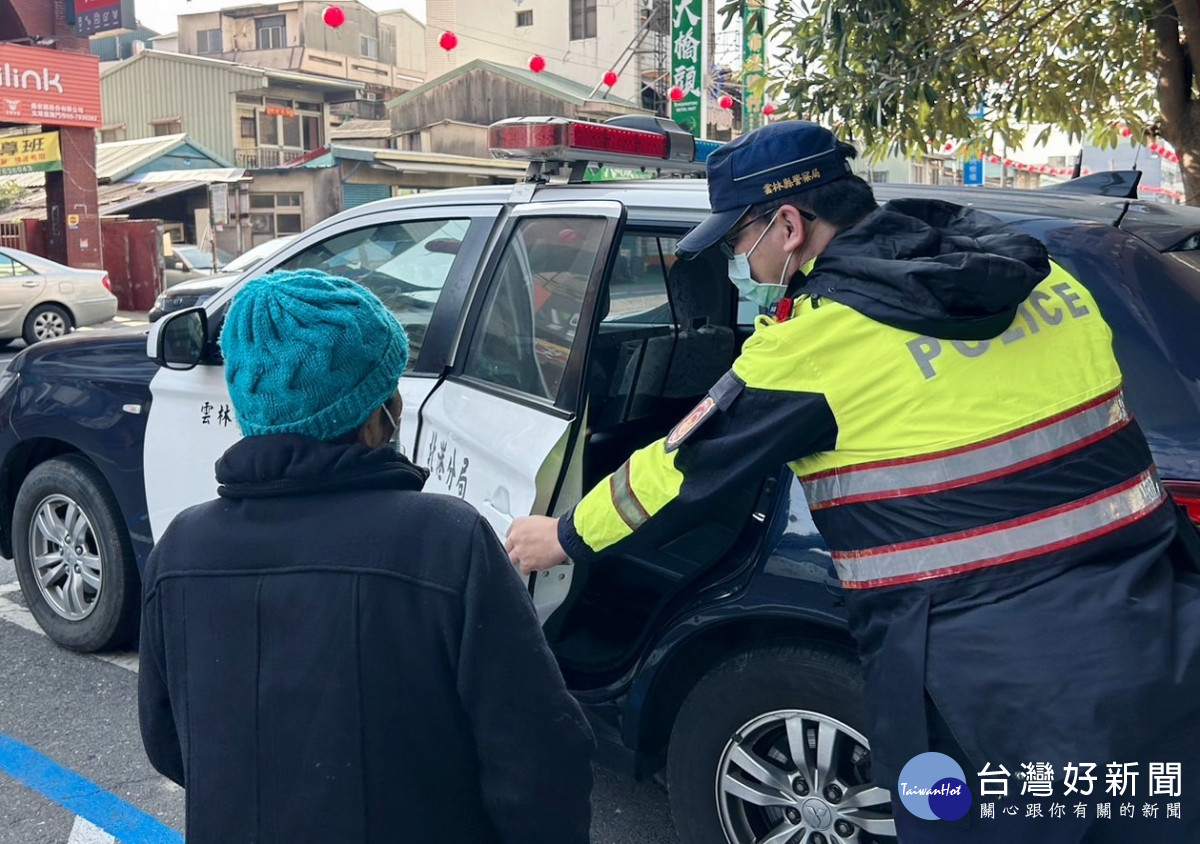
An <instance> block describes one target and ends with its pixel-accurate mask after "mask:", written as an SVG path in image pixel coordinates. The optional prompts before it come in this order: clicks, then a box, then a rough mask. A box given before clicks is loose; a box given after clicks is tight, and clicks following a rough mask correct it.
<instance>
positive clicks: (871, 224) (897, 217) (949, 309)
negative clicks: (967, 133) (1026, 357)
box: [798, 199, 1050, 340]
mask: <svg viewBox="0 0 1200 844" xmlns="http://www.w3.org/2000/svg"><path fill="white" fill-rule="evenodd" d="M1049 272H1050V258H1049V256H1048V255H1047V253H1046V248H1045V247H1044V246H1043V245H1042V243H1041V241H1039V240H1037V239H1036V238H1034V237H1031V236H1029V235H1025V234H1022V233H1020V232H1018V231H1015V230H1013V229H1011V228H1009V227H1008V226H1006V225H1004V224H1003V223H1002V222H1001V221H1000V220H997V219H996V218H995V217H992V216H990V215H988V214H984V213H982V212H980V211H976V210H973V209H970V208H964V207H962V206H960V205H953V204H951V203H949V202H941V201H938V200H927V199H898V200H893V201H892V202H889V203H887V204H886V205H884V206H883V207H882V208H880V209H879V210H878V211H876V212H875V213H873V214H871V215H869V216H868V217H866V218H865V219H863V220H862V221H861V222H859V223H858V224H857V225H854V226H851V227H850V228H848V229H846V230H845V231H843V232H841V233H840V234H839V235H838V236H837V237H835V238H834V239H833V241H832V242H831V243H830V244H829V247H828V248H827V249H826V250H825V251H824V252H823V253H822V254H821V256H820V257H819V258H818V259H817V262H816V264H815V265H814V267H813V270H812V272H811V273H810V274H809V275H808V277H807V278H806V279H805V280H804V282H803V286H802V287H800V288H799V290H798V292H799V293H802V294H809V295H812V296H814V297H818V299H819V297H826V298H829V299H833V300H834V301H836V302H841V303H842V304H844V305H849V306H850V307H852V308H854V309H855V310H856V311H859V312H860V313H862V314H864V315H866V316H869V317H871V318H872V319H875V320H877V321H879V322H882V323H885V324H887V325H891V326H893V327H895V328H902V329H905V330H907V331H916V332H918V333H920V334H930V335H932V336H934V337H941V338H946V339H951V340H984V339H989V338H992V337H996V336H998V335H1000V334H1002V333H1004V332H1005V331H1006V330H1007V329H1008V327H1009V326H1010V325H1012V321H1013V319H1014V317H1015V316H1016V313H1017V306H1019V305H1020V304H1021V303H1022V302H1023V301H1025V299H1026V298H1027V297H1028V296H1029V294H1030V292H1032V290H1033V288H1034V287H1036V286H1037V284H1038V283H1039V282H1041V281H1042V280H1043V279H1044V278H1046V276H1047V275H1048V274H1049Z"/></svg>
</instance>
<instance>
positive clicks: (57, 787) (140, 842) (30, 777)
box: [0, 733, 183, 844]
mask: <svg viewBox="0 0 1200 844" xmlns="http://www.w3.org/2000/svg"><path fill="white" fill-rule="evenodd" d="M0 771H3V772H4V773H6V774H8V775H9V776H10V777H12V778H13V779H15V780H16V781H17V782H19V783H21V784H23V785H25V786H28V787H29V788H31V789H33V790H34V791H36V792H38V793H40V794H43V795H45V796H46V797H49V798H50V799H51V800H53V801H54V802H55V803H57V804H58V805H60V806H63V807H64V808H66V809H68V810H70V811H71V812H74V813H75V814H76V815H79V816H80V817H82V818H84V819H85V820H87V821H90V822H91V823H92V824H94V825H96V826H98V827H99V828H100V829H102V830H104V831H105V832H107V833H108V834H109V835H112V836H113V837H114V838H116V839H117V840H119V841H121V842H122V844H182V842H183V835H182V834H180V833H178V832H176V831H175V830H173V829H171V827H169V826H167V825H166V824H164V823H162V822H161V821H159V820H157V819H155V818H153V817H151V816H150V815H147V814H146V813H145V812H143V811H142V810H141V809H138V808H137V807H136V806H134V805H132V804H130V803H126V802H125V801H124V800H122V799H121V798H120V797H117V796H116V795H115V794H111V793H109V792H107V791H105V790H104V789H103V788H101V787H100V786H98V785H96V784H95V783H94V782H92V781H91V780H89V779H86V778H84V777H81V776H80V775H79V774H77V773H75V772H74V771H72V770H71V769H69V768H64V767H63V766H62V765H60V764H58V763H57V762H55V761H54V760H53V759H51V758H49V757H48V756H43V755H42V754H40V753H38V752H37V751H36V750H34V749H33V748H31V747H27V746H26V745H24V744H21V742H19V741H17V740H16V739H12V738H9V737H8V736H6V735H4V734H3V733H0Z"/></svg>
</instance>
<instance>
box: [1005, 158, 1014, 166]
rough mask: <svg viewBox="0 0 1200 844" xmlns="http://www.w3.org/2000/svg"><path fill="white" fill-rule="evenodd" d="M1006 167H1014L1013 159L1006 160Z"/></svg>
mask: <svg viewBox="0 0 1200 844" xmlns="http://www.w3.org/2000/svg"><path fill="white" fill-rule="evenodd" d="M1004 166H1005V167H1012V166H1013V161H1012V159H1011V158H1006V159H1004Z"/></svg>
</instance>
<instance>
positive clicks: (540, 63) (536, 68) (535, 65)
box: [529, 55, 546, 73]
mask: <svg viewBox="0 0 1200 844" xmlns="http://www.w3.org/2000/svg"><path fill="white" fill-rule="evenodd" d="M529 69H530V70H532V71H533V72H534V73H541V72H542V71H543V70H545V69H546V60H545V59H544V58H542V57H541V56H539V55H532V56H530V57H529Z"/></svg>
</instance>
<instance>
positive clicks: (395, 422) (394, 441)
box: [380, 404, 404, 454]
mask: <svg viewBox="0 0 1200 844" xmlns="http://www.w3.org/2000/svg"><path fill="white" fill-rule="evenodd" d="M380 409H381V410H382V411H383V415H384V416H386V417H387V421H388V424H390V425H391V426H392V435H391V436H390V437H388V441H387V442H386V443H384V445H386V446H390V447H391V449H392V451H394V452H396V453H397V454H404V446H402V445H401V444H400V420H399V419H397V418H396V417H395V416H393V415H392V411H391V408H389V407H388V406H387V405H386V404H385V405H383V407H381V408H380Z"/></svg>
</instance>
